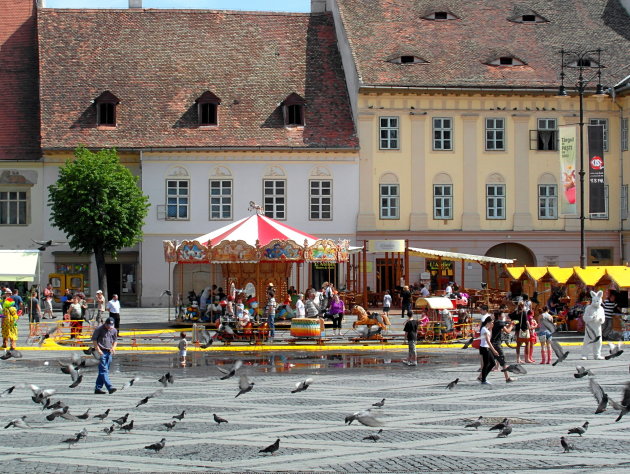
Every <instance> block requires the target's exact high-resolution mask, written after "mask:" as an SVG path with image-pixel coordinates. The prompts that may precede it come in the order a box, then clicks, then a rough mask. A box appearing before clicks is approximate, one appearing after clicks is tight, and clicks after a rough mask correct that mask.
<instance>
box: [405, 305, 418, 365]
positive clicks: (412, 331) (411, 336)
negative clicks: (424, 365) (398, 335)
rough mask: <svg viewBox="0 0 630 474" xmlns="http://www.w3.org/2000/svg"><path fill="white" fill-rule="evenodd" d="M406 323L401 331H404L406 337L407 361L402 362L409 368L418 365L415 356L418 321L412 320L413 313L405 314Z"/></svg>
mask: <svg viewBox="0 0 630 474" xmlns="http://www.w3.org/2000/svg"><path fill="white" fill-rule="evenodd" d="M407 317H408V318H409V319H407V322H406V323H405V327H404V328H403V331H405V335H406V336H407V346H409V356H408V357H407V360H403V362H404V363H406V364H407V365H410V366H415V365H418V360H417V355H416V342H418V320H417V319H414V317H413V313H412V312H409V313H408V314H407Z"/></svg>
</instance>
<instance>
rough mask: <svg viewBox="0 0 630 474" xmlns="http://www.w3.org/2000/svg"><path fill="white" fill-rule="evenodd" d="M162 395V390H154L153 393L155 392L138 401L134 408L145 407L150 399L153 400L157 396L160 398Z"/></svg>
mask: <svg viewBox="0 0 630 474" xmlns="http://www.w3.org/2000/svg"><path fill="white" fill-rule="evenodd" d="M163 393H164V390H162V389H159V390H156V391H155V392H153V393H152V394H150V395H147V396H146V397H144V398H143V399H142V400H140V401H139V402H138V404H137V405H136V408H138V407H139V406H140V405H145V404H146V403H148V402H149V400H151V399H152V398H155V397H159V396H160V395H162V394H163Z"/></svg>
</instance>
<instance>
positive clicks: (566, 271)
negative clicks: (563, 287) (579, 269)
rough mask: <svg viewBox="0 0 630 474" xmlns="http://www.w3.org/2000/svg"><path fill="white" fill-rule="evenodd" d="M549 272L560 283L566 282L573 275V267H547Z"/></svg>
mask: <svg viewBox="0 0 630 474" xmlns="http://www.w3.org/2000/svg"><path fill="white" fill-rule="evenodd" d="M547 273H549V276H550V277H551V278H553V279H554V280H556V281H557V282H558V283H562V284H564V283H566V282H567V280H568V279H569V278H571V275H573V268H561V267H547Z"/></svg>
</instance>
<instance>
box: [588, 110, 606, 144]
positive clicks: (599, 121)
mask: <svg viewBox="0 0 630 474" xmlns="http://www.w3.org/2000/svg"><path fill="white" fill-rule="evenodd" d="M588 123H589V124H590V125H603V126H604V151H608V119H598V118H594V119H591V120H589V122H588ZM585 132H586V131H585Z"/></svg>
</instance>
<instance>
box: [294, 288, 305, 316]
mask: <svg viewBox="0 0 630 474" xmlns="http://www.w3.org/2000/svg"><path fill="white" fill-rule="evenodd" d="M295 311H296V313H297V316H296V317H297V318H305V317H306V309H305V308H304V295H303V294H302V293H300V294H299V295H298V299H297V301H296V302H295Z"/></svg>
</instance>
